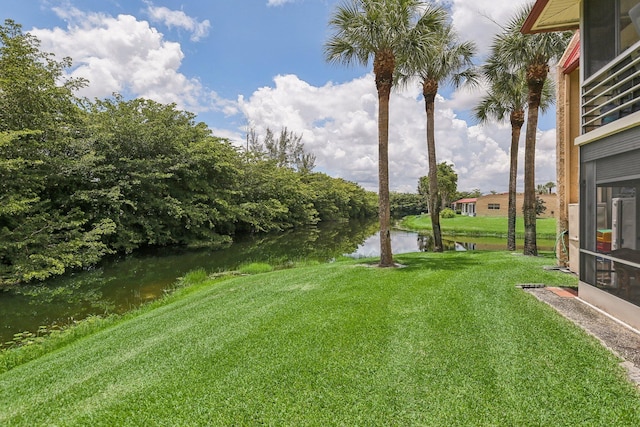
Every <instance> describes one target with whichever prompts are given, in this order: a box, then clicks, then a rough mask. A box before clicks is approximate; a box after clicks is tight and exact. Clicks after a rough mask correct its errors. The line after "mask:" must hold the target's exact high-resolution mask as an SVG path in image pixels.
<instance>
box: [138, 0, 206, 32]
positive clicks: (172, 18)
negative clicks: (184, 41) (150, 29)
mask: <svg viewBox="0 0 640 427" xmlns="http://www.w3.org/2000/svg"><path fill="white" fill-rule="evenodd" d="M147 6H148V8H147V11H148V13H149V16H150V17H151V20H152V21H153V22H161V23H163V24H164V25H166V26H167V27H169V28H172V27H176V28H182V29H184V30H187V31H189V32H191V41H199V40H200V39H201V38H203V37H206V36H208V35H209V28H211V23H210V22H209V20H208V19H205V20H204V21H200V22H199V21H198V20H197V19H195V18H192V17H190V16H188V15H187V14H186V13H184V12H183V11H181V10H171V9H169V8H166V7H164V6H162V7H157V6H154V5H153V4H152V3H151V2H148V3H147Z"/></svg>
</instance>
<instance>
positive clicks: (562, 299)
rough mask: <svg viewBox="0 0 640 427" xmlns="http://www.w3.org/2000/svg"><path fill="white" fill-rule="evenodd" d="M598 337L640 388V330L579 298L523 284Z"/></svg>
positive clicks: (530, 291) (540, 298) (529, 291)
mask: <svg viewBox="0 0 640 427" xmlns="http://www.w3.org/2000/svg"><path fill="white" fill-rule="evenodd" d="M523 290H524V291H525V292H528V293H530V294H532V295H533V296H535V297H536V298H538V299H539V300H540V301H543V302H545V303H547V304H549V305H550V306H551V307H553V308H555V309H556V310H557V311H558V312H559V313H560V314H561V315H563V316H564V317H566V318H567V319H569V320H571V321H572V322H573V323H575V324H576V325H578V326H579V327H581V328H582V329H584V330H585V331H586V332H587V333H589V334H590V335H592V336H594V337H595V338H597V339H598V340H599V341H600V342H601V343H602V344H603V345H604V346H605V347H606V348H608V349H609V350H610V351H612V352H613V353H614V354H615V355H616V356H618V357H619V358H621V359H622V360H623V361H622V362H621V363H620V364H621V365H622V366H623V367H624V368H625V369H626V371H627V374H628V376H629V379H630V380H631V381H632V382H633V383H634V384H635V385H636V386H637V387H638V388H640V333H638V331H636V330H634V329H632V328H631V327H629V326H627V325H625V324H623V323H622V322H620V321H618V320H615V319H613V318H612V317H611V316H609V315H607V314H605V313H604V312H602V311H601V310H598V309H597V308H595V307H593V306H592V305H590V304H588V303H586V302H585V301H583V300H581V299H580V298H578V297H575V296H572V297H567V296H559V295H557V294H556V293H554V292H553V291H551V290H550V289H549V288H545V287H526V286H525V287H523Z"/></svg>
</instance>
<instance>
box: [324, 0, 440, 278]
mask: <svg viewBox="0 0 640 427" xmlns="http://www.w3.org/2000/svg"><path fill="white" fill-rule="evenodd" d="M422 7H423V3H422V2H421V1H419V0H350V1H347V2H346V3H344V4H342V5H340V6H338V7H337V8H336V10H335V12H334V13H333V15H332V17H331V18H330V20H329V26H330V27H331V28H332V29H333V30H334V34H333V35H332V36H331V37H330V38H329V40H328V41H327V42H326V43H325V47H324V53H325V58H326V60H327V62H330V63H339V64H345V65H352V64H361V65H364V66H367V65H368V64H369V61H370V60H371V59H373V73H374V75H375V81H376V89H377V91H378V183H379V185H378V204H379V219H380V264H379V265H380V266H381V267H392V266H394V265H395V264H394V262H393V254H392V252H391V214H390V205H389V153H388V152H389V97H390V95H391V88H392V87H393V86H394V73H395V71H396V64H398V63H400V62H403V61H406V60H408V59H410V58H412V57H413V56H415V55H416V54H417V53H419V52H422V51H423V50H424V49H425V48H426V47H427V46H428V45H429V44H430V41H431V40H430V39H429V37H428V33H426V32H424V33H416V32H414V31H411V30H412V28H413V27H414V26H415V25H419V26H427V27H428V26H429V25H432V24H430V23H429V22H428V20H429V19H430V17H420V10H421V8H422ZM409 36H412V37H411V38H410V37H409Z"/></svg>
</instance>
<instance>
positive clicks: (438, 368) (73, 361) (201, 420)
mask: <svg viewBox="0 0 640 427" xmlns="http://www.w3.org/2000/svg"><path fill="white" fill-rule="evenodd" d="M396 259H397V261H398V262H399V263H401V264H402V265H403V266H404V268H396V269H379V268H372V267H370V266H367V265H363V264H358V263H357V261H354V260H348V261H343V260H341V261H339V262H335V263H332V264H323V265H312V266H305V267H300V268H293V269H287V270H278V271H272V272H267V273H261V274H254V275H248V276H241V277H231V278H227V279H226V280H224V281H220V280H205V281H204V282H202V283H199V284H196V285H193V286H191V287H188V288H184V289H179V290H178V291H177V292H176V293H175V294H173V295H172V296H171V297H169V298H167V299H166V300H165V301H164V302H163V303H162V304H160V303H158V304H157V305H156V306H154V307H153V309H148V308H147V309H143V310H140V311H139V313H138V314H137V315H130V316H129V317H128V318H127V319H121V320H120V321H118V322H113V323H112V324H111V325H108V324H107V325H106V326H105V328H103V329H102V330H98V331H96V332H93V333H91V334H89V335H87V336H85V337H84V338H82V339H78V340H75V341H73V342H70V343H68V344H67V345H66V346H63V347H61V348H58V349H57V350H56V351H54V352H50V353H47V354H44V355H42V356H41V357H39V358H37V359H35V360H32V361H31V362H30V363H26V364H22V365H19V366H16V367H14V368H13V369H11V370H9V371H7V372H4V373H3V374H1V375H0V424H2V425H15V426H20V425H25V426H27V425H28V426H32V425H51V424H57V425H95V426H100V425H104V426H111V425H253V424H269V425H473V426H475V425H584V424H590V425H640V395H639V393H638V391H637V390H636V389H635V388H634V387H633V385H631V384H630V383H629V382H628V381H627V380H626V379H625V376H624V372H623V370H622V368H621V367H620V366H619V365H618V362H619V361H618V360H617V359H616V358H615V357H614V356H613V355H612V354H611V353H610V352H608V351H607V350H606V349H605V348H603V347H602V346H601V345H600V344H599V343H598V342H597V341H596V340H595V339H594V338H592V337H590V336H588V335H587V334H586V333H584V332H583V331H582V330H581V329H579V328H578V327H576V326H575V325H574V324H572V323H570V322H569V321H567V320H565V319H564V318H563V317H561V316H560V315H559V314H557V313H556V312H555V311H554V310H553V309H551V308H550V307H548V306H546V305H544V304H543V303H540V302H539V301H538V300H536V299H535V298H534V297H532V296H531V295H529V294H527V293H524V292H522V291H521V290H519V289H517V288H516V287H515V285H516V284H518V283H546V284H548V285H556V286H562V285H569V286H574V285H575V284H576V283H575V282H576V279H575V278H574V277H573V276H570V275H564V274H561V273H558V272H552V271H545V270H543V269H542V266H543V265H546V264H551V263H552V262H553V261H552V259H551V258H547V259H545V258H534V257H523V256H517V255H511V254H508V253H504V252H462V253H456V252H450V253H443V254H433V253H429V254H425V253H418V254H408V255H402V256H398V257H396ZM255 270H256V271H263V270H267V269H266V268H260V269H258V268H256V269H255ZM202 276H203V275H202V273H201V272H199V273H197V274H194V280H195V279H196V278H200V279H202V278H203V277H202Z"/></svg>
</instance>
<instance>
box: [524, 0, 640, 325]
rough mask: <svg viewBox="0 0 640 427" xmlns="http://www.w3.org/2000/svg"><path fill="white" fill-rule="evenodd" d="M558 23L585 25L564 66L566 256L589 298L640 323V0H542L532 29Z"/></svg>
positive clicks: (561, 141)
mask: <svg viewBox="0 0 640 427" xmlns="http://www.w3.org/2000/svg"><path fill="white" fill-rule="evenodd" d="M556 30H579V36H576V38H574V40H573V41H572V44H571V45H570V46H569V48H568V49H567V52H566V54H565V57H564V58H563V60H562V61H561V62H560V69H559V87H558V90H559V96H558V126H557V128H558V159H557V161H558V193H559V206H558V209H559V213H560V215H559V221H558V223H559V227H561V231H566V232H568V233H567V238H568V243H569V246H570V249H571V250H570V252H569V259H568V260H562V259H561V262H568V263H569V265H570V268H571V269H572V270H573V271H576V272H578V274H579V278H580V281H579V290H578V292H579V296H580V297H581V298H582V299H583V300H585V301H587V302H589V303H591V304H593V305H595V306H597V307H599V308H601V309H603V310H604V311H607V312H609V313H610V314H612V315H614V316H615V317H617V318H619V319H620V320H622V321H623V322H625V323H627V324H629V325H631V326H633V327H635V328H638V329H640V251H639V249H640V233H639V232H640V227H638V225H637V224H638V220H639V218H640V206H639V204H640V194H638V191H639V189H640V0H537V1H536V3H535V4H534V6H533V10H532V12H531V14H530V15H529V18H528V19H527V21H526V22H525V24H524V26H523V29H522V31H523V32H524V33H530V32H543V31H556ZM578 37H579V38H578ZM562 229H563V230H562Z"/></svg>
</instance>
